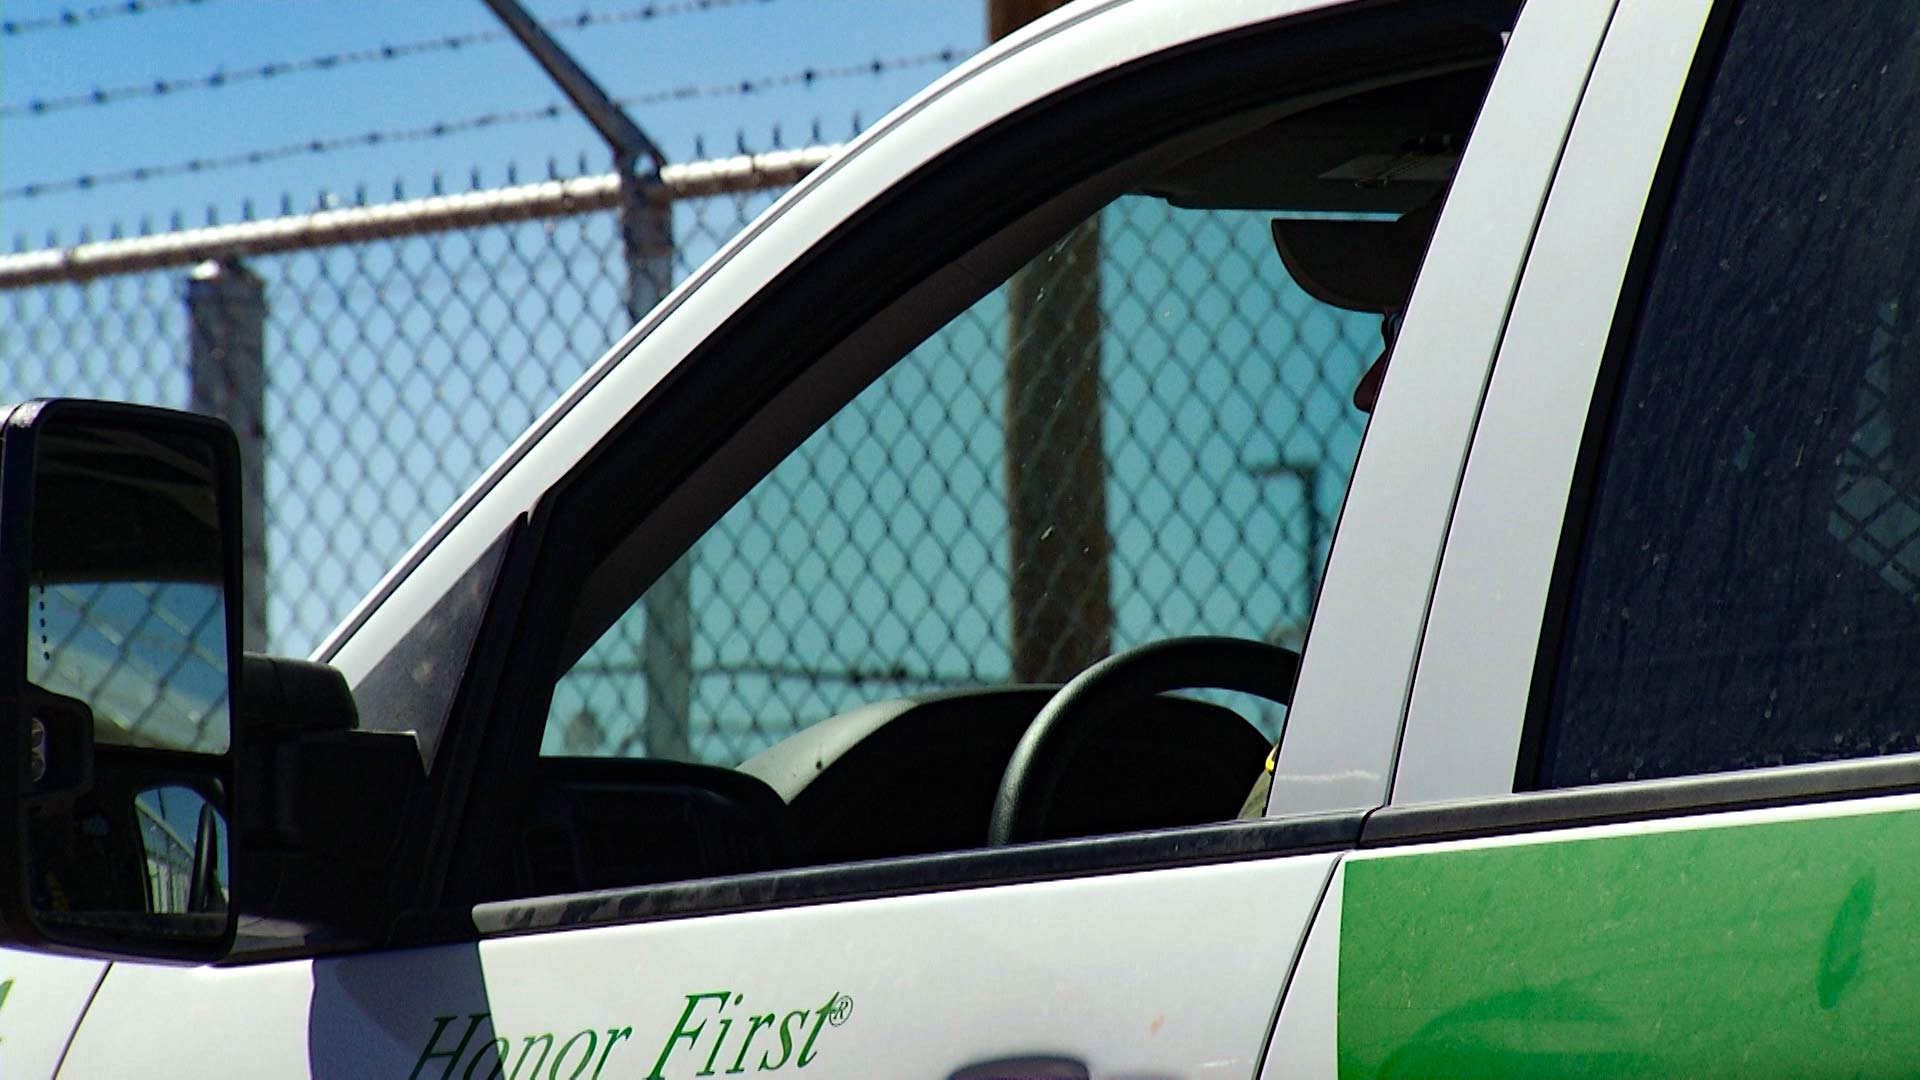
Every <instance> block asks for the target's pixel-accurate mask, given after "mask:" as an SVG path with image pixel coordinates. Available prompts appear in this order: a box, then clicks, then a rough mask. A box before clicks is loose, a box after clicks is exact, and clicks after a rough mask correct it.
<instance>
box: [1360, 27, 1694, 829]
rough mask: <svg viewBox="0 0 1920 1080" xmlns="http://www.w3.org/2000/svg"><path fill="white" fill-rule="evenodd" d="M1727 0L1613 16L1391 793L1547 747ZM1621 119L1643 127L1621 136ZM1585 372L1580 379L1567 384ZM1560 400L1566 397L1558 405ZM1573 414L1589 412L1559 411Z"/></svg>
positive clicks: (1441, 783)
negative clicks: (1651, 273) (1606, 435)
mask: <svg viewBox="0 0 1920 1080" xmlns="http://www.w3.org/2000/svg"><path fill="white" fill-rule="evenodd" d="M1731 2H1732V0H1622V2H1621V5H1620V9H1619V11H1618V12H1617V13H1616V14H1615V17H1614V20H1613V23H1612V25H1610V26H1609V28H1608V31H1607V37H1606V41H1605V42H1604V44H1603V46H1602V49H1601V53H1600V56H1599V59H1598V60H1597V62H1596V64H1595V67H1594V72H1593V75H1592V77H1591V80H1590V82H1589V85H1588V88H1587V91H1586V92H1585V93H1584V94H1583V95H1582V100H1581V104H1580V111H1579V114H1578V115H1577V116H1576V118H1575V120H1574V124H1573V128H1572V131H1571V133H1570V135H1569V138H1568V141H1567V148H1566V152H1565V155H1564V157H1563V158H1562V161H1561V163H1560V166H1559V168H1558V169H1556V172H1555V178H1554V184H1553V194H1552V195H1551V197H1550V198H1549V200H1548V203H1547V205H1546V207H1545V209H1544V211H1543V212H1542V214H1541V218H1540V224H1539V228H1538V231H1537V234H1536V236H1535V239H1534V243H1533V245H1532V247H1531V249H1530V250H1529V252H1528V256H1527V266H1526V268H1525V270H1524V272H1523V274H1522V276H1521V280H1520V284H1519V288H1518V289H1517V291H1516V293H1515V298H1514V302H1513V306H1512V308H1511V310H1510V312H1509V315H1508V321H1507V324H1506V326H1505V327H1504V328H1503V331H1502V336H1501V342H1500V347H1499V352H1498V356H1497V358H1496V360H1495V362H1494V367H1493V376H1492V379H1491V380H1490V381H1489V384H1488V388H1487V393H1486V396H1485V398H1484V399H1483V402H1482V408H1481V414H1480V417H1479V419H1478V421H1477V423H1476V426H1475V430H1474V435H1473V444H1472V447H1471V449H1470V451H1469V453H1468V457H1467V465H1466V469H1465V472H1464V474H1463V478H1462V482H1461V486H1460V494H1459V498H1458V500H1457V501H1456V504H1455V510H1454V517H1453V520H1452V521H1451V522H1450V523H1449V526H1448V535H1447V544H1446V548H1445V550H1444V551H1443V553H1442V558H1441V563H1440V568H1439V572H1438V574H1437V575H1436V577H1435V586H1434V593H1433V602H1432V606H1431V608H1430V610H1429V613H1428V618H1427V623H1426V626H1425V629H1424V632H1423V634H1422V640H1421V646H1420V657H1419V661H1418V664H1417V666H1416V669H1415V672H1414V680H1413V686H1412V693H1411V695H1410V702H1409V707H1408V712H1407V722H1406V725H1405V728H1404V731H1403V735H1402V739H1401V743H1400V746H1399V752H1398V756H1397V759H1396V762H1395V767H1394V774H1393V786H1392V792H1391V797H1390V799H1389V805H1390V806H1395V807H1398V806H1409V805H1418V804H1427V803H1445V802H1454V801H1459V800H1479V799H1492V798H1497V797H1500V796H1511V795H1513V794H1515V792H1516V790H1521V791H1524V790H1526V789H1525V788H1524V787H1523V786H1521V785H1517V784H1516V783H1515V781H1516V776H1517V775H1520V774H1522V773H1523V771H1525V772H1526V774H1527V775H1529V776H1530V770H1523V769H1522V763H1523V761H1524V760H1525V759H1524V758H1523V754H1527V753H1537V740H1538V735H1537V734H1535V733H1534V731H1533V728H1534V725H1535V724H1536V722H1537V721H1536V719H1535V716H1534V707H1533V705H1532V702H1533V701H1534V700H1535V699H1536V697H1537V695H1536V692H1535V691H1536V684H1537V683H1538V681H1539V672H1540V671H1541V664H1542V662H1543V657H1544V656H1545V654H1546V653H1548V652H1549V651H1552V652H1553V653H1554V654H1555V655H1557V642H1558V635H1559V631H1560V624H1561V623H1562V622H1563V621H1564V611H1563V610H1561V609H1562V608H1563V607H1564V586H1563V585H1562V584H1561V578H1562V577H1563V575H1564V570H1563V568H1562V562H1563V560H1562V557H1561V556H1562V554H1563V552H1562V548H1563V546H1564V544H1565V542H1566V539H1567V536H1568V532H1569V529H1570V527H1571V525H1570V523H1571V521H1572V520H1573V518H1574V517H1576V516H1579V517H1581V518H1584V514H1585V512H1586V506H1585V503H1584V501H1583V500H1584V499H1585V497H1586V494H1587V492H1588V490H1589V489H1590V487H1591V476H1590V471H1591V468H1592V465H1593V464H1594V463H1595V462H1597V460H1598V453H1599V452H1598V449H1597V448H1596V447H1595V441H1596V440H1595V437H1594V432H1595V431H1602V432H1603V431H1604V427H1605V416H1604V415H1600V414H1602V413H1606V412H1608V411H1609V406H1610V403H1611V400H1612V398H1611V395H1610V390H1611V387H1610V386H1609V385H1608V384H1607V380H1608V379H1609V378H1610V375H1609V373H1610V372H1613V371H1615V370H1617V368H1618V367H1619V361H1618V359H1617V354H1618V353H1619V350H1620V349H1621V348H1622V346H1621V345H1620V344H1619V343H1620V342H1621V341H1623V340H1625V339H1624V338H1623V337H1622V334H1621V330H1620V328H1621V327H1622V326H1623V325H1625V326H1627V327H1628V328H1629V331H1628V332H1629V334H1630V328H1631V326H1632V324H1633V322H1634V321H1635V320H1636V319H1637V316H1638V311H1639V308H1640V304H1641V296H1640V292H1639V291H1637V290H1639V289H1640V288H1641V286H1642V284H1643V283H1644V280H1645V272H1646V266H1647V263H1646V259H1647V258H1648V257H1649V256H1650V255H1651V246H1652V245H1655V244H1657V242H1658V233H1659V229H1660V224H1661V222H1662V221H1663V220H1664V212H1665V209H1666V204H1665V203H1664V202H1656V200H1658V199H1663V198H1664V197H1665V196H1666V195H1667V194H1668V192H1669V189H1670V185H1671V183H1672V181H1673V178H1674V177H1675V176H1676V175H1677V170H1678V168H1679V165H1678V164H1677V163H1676V161H1675V155H1674V148H1675V145H1676V139H1677V144H1678V146H1679V147H1680V148H1681V149H1682V150H1684V148H1685V145H1686V143H1687V142H1688V140H1689V137H1690V136H1691V133H1692V130H1693V121H1694V119H1695V118H1696V115H1697V107H1698V101H1697V100H1696V99H1697V97H1698V96H1699V93H1698V90H1699V85H1700V82H1701V80H1702V79H1706V80H1709V81H1710V79H1711V73H1710V70H1709V69H1713V68H1716V67H1717V64H1718V58H1719V55H1720V51H1721V50H1720V46H1721V44H1722V43H1723V38H1724V29H1725V24H1726V22H1727V21H1728V12H1729V10H1730V7H1731ZM1703 71H1707V72H1708V73H1707V74H1706V75H1703V74H1702V72H1703ZM1663 78H1664V79H1666V80H1668V81H1669V84H1670V85H1671V86H1672V91H1671V92H1672V94H1673V96H1672V98H1671V99H1670V100H1671V105H1670V106H1669V107H1670V108H1671V110H1672V113H1671V119H1670V120H1669V121H1668V122H1667V123H1666V124H1665V125H1663V126H1660V127H1659V128H1658V129H1655V128H1653V127H1652V125H1647V124H1646V123H1645V108H1646V102H1647V98H1648V96H1649V95H1650V94H1658V93H1663V92H1664V91H1662V90H1661V89H1659V86H1660V80H1661V79H1663ZM1623 127H1624V128H1626V129H1627V130H1628V131H1629V132H1630V133H1631V134H1630V135H1629V137H1628V138H1626V139H1624V140H1623V139H1622V138H1621V137H1620V132H1621V129H1622V128H1623ZM1643 129H1644V130H1643ZM1635 140H1638V141H1635ZM1633 155H1644V156H1645V159H1647V160H1644V165H1641V164H1639V162H1640V161H1641V160H1642V159H1638V158H1636V159H1634V160H1636V167H1644V168H1646V170H1647V171H1646V173H1645V174H1644V175H1645V176H1646V180H1645V181H1644V184H1645V186H1644V187H1643V188H1640V189H1639V191H1638V193H1636V190H1635V187H1634V185H1633V184H1632V183H1629V182H1626V181H1624V180H1623V178H1622V173H1621V171H1620V169H1619V168H1615V167H1613V166H1614V165H1615V163H1616V162H1621V161H1625V160H1628V159H1629V158H1630V157H1632V156H1633ZM1597 162H1604V163H1606V166H1607V167H1598V166H1596V163H1597ZM1596 177H1598V178H1599V179H1595V178H1596ZM1570 178H1571V179H1570ZM1629 218H1630V224H1629V223H1628V219H1629ZM1614 260H1617V261H1614ZM1612 275H1617V277H1613V280H1615V281H1617V282H1618V283H1619V285H1618V287H1617V288H1611V289H1607V290H1605V291H1604V295H1595V294H1596V292H1599V291H1600V290H1596V289H1594V288H1593V287H1592V283H1593V282H1595V281H1602V282H1604V281H1606V280H1608V279H1609V277H1610V276H1612ZM1569 281H1573V282H1579V283H1584V284H1585V285H1586V286H1587V288H1586V290H1585V291H1584V292H1581V291H1580V290H1579V289H1577V288H1575V289H1573V290H1572V295H1573V296H1574V297H1575V299H1574V301H1573V302H1571V303H1569V302H1567V301H1566V299H1565V297H1566V296H1567V295H1568V291H1567V290H1565V289H1563V288H1562V286H1564V285H1566V284H1567V283H1568V282H1569ZM1570 311H1571V312H1574V314H1572V315H1570V314H1569V312H1570ZM1601 335H1604V336H1601ZM1589 343H1591V345H1590V351H1584V352H1583V351H1582V350H1586V349H1588V348H1589ZM1580 380H1584V382H1583V383H1581V385H1582V386H1584V389H1577V390H1572V389H1566V388H1568V387H1573V386H1574V385H1575V384H1576V383H1577V382H1580ZM1576 395H1577V398H1576ZM1551 410H1558V411H1553V412H1552V415H1551V418H1547V415H1546V414H1547V413H1548V412H1549V411H1551ZM1568 415H1575V416H1577V418H1576V419H1574V420H1573V421H1572V422H1571V423H1564V422H1563V421H1564V420H1565V417H1566V416H1568ZM1596 425H1597V426H1596ZM1563 462H1564V467H1565V469H1566V472H1565V473H1564V474H1560V475H1561V476H1563V477H1564V478H1563V479H1554V478H1553V477H1552V476H1551V475H1550V471H1551V470H1553V469H1557V468H1560V467H1562V463H1563ZM1576 554H1577V552H1576Z"/></svg>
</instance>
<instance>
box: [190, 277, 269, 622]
mask: <svg viewBox="0 0 1920 1080" xmlns="http://www.w3.org/2000/svg"><path fill="white" fill-rule="evenodd" d="M266 322H267V299H266V291H265V290H264V289H263V288H262V287H261V284H260V279H259V278H257V277H255V276H254V275H253V273H252V272H251V271H249V270H248V269H247V268H246V267H245V266H242V265H241V264H240V262H239V261H238V260H233V259H214V260H208V261H207V262H203V263H201V264H200V265H199V266H196V267H194V268H193V270H192V271H191V272H190V273H189V274H188V275H187V356H188V399H187V408H189V409H191V410H192V411H194V412H198V413H207V414H210V415H213V416H218V417H220V418H221V419H223V420H225V421H226V422H227V423H228V424H230V425H232V427H233V431H234V434H235V435H236V436H238V437H239V440H240V536H241V542H240V557H241V566H242V574H241V580H242V587H243V588H244V589H245V590H246V601H245V610H244V611H243V612H242V613H241V640H242V642H243V643H244V648H246V650H247V651H248V652H265V651H267V482H266V460H267V427H266V419H265V410H266V383H267V376H266Z"/></svg>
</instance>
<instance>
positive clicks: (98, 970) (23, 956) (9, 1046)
mask: <svg viewBox="0 0 1920 1080" xmlns="http://www.w3.org/2000/svg"><path fill="white" fill-rule="evenodd" d="M106 973H107V965H106V964H104V963H101V962H100V961H98V960H78V959H73V958H71V957H65V956H43V955H41V954H39V953H30V952H25V951H22V950H19V949H0V1076H4V1077H6V1078H7V1080H14V1078H16V1077H18V1078H20V1080H29V1078H33V1080H39V1078H42V1077H51V1076H53V1075H54V1073H55V1071H56V1070H57V1069H59V1067H60V1059H61V1057H62V1056H63V1055H64V1054H65V1053H66V1051H67V1042H68V1040H69V1039H70V1038H72V1036H73V1032H74V1029H75V1028H76V1027H78V1026H79V1024H80V1017H81V1014H83V1013H85V1012H86V1010H87V1004H88V1002H90V1001H92V1000H93V995H94V991H95V990H97V989H98V988H99V986H100V980H101V979H102V978H104V977H105V975H106Z"/></svg>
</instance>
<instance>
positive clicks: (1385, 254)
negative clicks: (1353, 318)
mask: <svg viewBox="0 0 1920 1080" xmlns="http://www.w3.org/2000/svg"><path fill="white" fill-rule="evenodd" d="M1439 219H1440V201H1439V200H1438V199H1436V200H1434V201H1433V202H1430V203H1428V204H1427V205H1425V206H1423V207H1420V208H1419V209H1417V210H1410V211H1408V212H1407V213H1405V214H1402V215H1401V216H1400V217H1399V218H1398V219H1396V220H1394V221H1330V220H1325V219H1303V218H1275V219H1274V222H1273V246H1274V247H1276V248H1278V249H1279V251H1280V261H1281V262H1282V263H1285V264H1286V267H1287V273H1289V274H1292V275H1293V280H1294V282H1295V283H1296V284H1298V285H1299V286H1300V287H1301V288H1302V289H1305V290H1306V292H1307V295H1308V296H1311V297H1313V298H1314V299H1315V300H1319V301H1321V302H1322V303H1327V304H1332V305H1333V306H1335V307H1342V308H1347V309H1348V310H1351V311H1371V312H1375V313H1377V314H1386V313H1387V312H1389V311H1398V310H1400V309H1402V308H1404V307H1406V306H1407V296H1408V295H1409V294H1410V293H1412V292H1413V279H1414V275H1416V274H1418V273H1419V272H1420V260H1421V259H1422V258H1424V257H1425V256H1426V253H1427V241H1429V240H1431V239H1432V238H1433V226H1434V223H1435V222H1437V221H1439Z"/></svg>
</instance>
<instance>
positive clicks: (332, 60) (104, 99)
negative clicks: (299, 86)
mask: <svg viewBox="0 0 1920 1080" xmlns="http://www.w3.org/2000/svg"><path fill="white" fill-rule="evenodd" d="M129 2H135V0H129ZM180 2H192V3H199V2H200V0H180ZM771 2H772V0H662V2H657V3H650V4H646V5H644V6H642V7H637V8H628V9H625V10H622V11H599V12H596V11H582V12H580V13H579V14H578V15H570V16H565V17H563V18H558V19H546V20H543V21H542V22H541V25H542V26H545V27H546V28H547V29H549V30H586V29H591V28H593V27H596V26H614V25H619V24H622V23H633V22H646V21H650V20H654V19H664V18H670V17H673V16H676V15H686V14H690V13H694V12H702V11H711V10H714V9H717V8H728V7H737V6H740V5H744V4H767V3H771ZM511 37H512V35H510V34H508V33H507V31H505V30H502V29H494V30H474V31H471V32H468V33H463V34H448V35H446V36H444V37H437V38H423V39H421V40H419V41H409V42H403V43H401V44H398V45H380V46H374V47H369V48H365V49H350V50H347V51H345V52H337V53H328V54H326V55H322V56H310V57H307V58H306V59H303V60H278V61H273V62H271V63H266V64H258V65H255V66H253V67H247V68H238V69H235V70H232V71H226V70H221V71H214V72H211V73H209V74H206V75H192V76H186V77H183V78H176V79H154V80H153V81H151V82H139V83H127V84H125V85H122V86H111V87H98V86H96V87H94V88H93V89H91V90H88V91H86V92H84V93H79V94H68V95H66V96H64V97H48V98H32V99H29V100H27V101H25V102H23V103H19V104H13V105H0V119H6V118H10V117H16V116H47V115H51V114H53V113H59V112H65V111H67V110H69V109H82V108H91V107H95V106H102V105H114V104H118V103H120V102H123V101H129V100H134V99H138V98H158V97H167V96H169V95H172V94H179V93H186V92H191V91H195V90H221V89H225V88H227V87H229V86H233V85H235V84H238V83H248V82H259V81H262V80H266V79H275V78H279V77H281V76H283V75H302V74H307V73H309V72H315V71H337V70H339V69H341V68H346V67H353V66H354V65H357V64H370V63H382V62H386V61H391V60H404V59H409V58H411V57H416V56H425V55H428V54H431V53H440V52H454V51H458V50H460V49H465V48H472V47H475V46H481V45H492V44H496V43H498V42H503V41H508V40H511Z"/></svg>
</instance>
